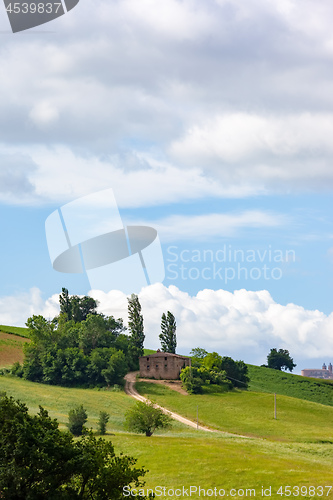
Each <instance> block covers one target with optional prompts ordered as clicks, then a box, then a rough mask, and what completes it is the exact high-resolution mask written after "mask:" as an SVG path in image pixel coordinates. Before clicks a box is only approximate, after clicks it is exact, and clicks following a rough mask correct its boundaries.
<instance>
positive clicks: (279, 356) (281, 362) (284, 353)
mask: <svg viewBox="0 0 333 500" xmlns="http://www.w3.org/2000/svg"><path fill="white" fill-rule="evenodd" d="M267 366H268V368H274V369H275V370H281V369H282V368H284V369H285V370H287V369H288V370H289V371H290V372H292V371H293V369H294V368H295V367H296V365H295V363H294V360H293V358H292V357H291V356H290V354H289V351H288V350H287V349H279V350H277V349H276V348H274V349H271V350H270V353H269V354H268V356H267Z"/></svg>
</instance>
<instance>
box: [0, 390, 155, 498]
mask: <svg viewBox="0 0 333 500" xmlns="http://www.w3.org/2000/svg"><path fill="white" fill-rule="evenodd" d="M135 463H136V460H135V459H134V458H132V457H129V456H124V455H122V456H116V455H115V452H114V448H113V445H112V444H111V443H107V442H105V441H104V440H103V439H101V438H100V439H96V438H95V437H94V436H93V435H92V433H87V434H86V435H85V436H84V437H83V438H81V439H80V440H78V441H76V442H75V441H74V440H73V437H72V436H71V435H70V434H69V433H66V432H61V431H60V430H59V429H58V422H57V421H56V420H52V419H50V417H49V416H48V413H47V411H46V410H44V409H43V408H42V407H40V409H39V413H38V414H37V415H35V416H31V415H29V413H28V409H27V407H26V406H25V405H24V404H23V403H21V402H20V401H15V400H14V399H13V398H8V397H6V396H3V397H2V398H0V491H1V498H2V499H4V500H13V499H17V500H20V499H22V500H44V499H45V498H47V499H48V500H62V499H63V500H75V499H79V498H81V499H83V500H85V499H93V500H109V499H110V498H112V499H115V500H117V499H121V498H123V487H124V486H127V485H131V484H134V486H137V487H140V486H142V485H143V483H142V480H141V477H142V476H143V475H144V474H145V473H146V471H145V470H144V469H138V468H135V467H133V466H134V465H135Z"/></svg>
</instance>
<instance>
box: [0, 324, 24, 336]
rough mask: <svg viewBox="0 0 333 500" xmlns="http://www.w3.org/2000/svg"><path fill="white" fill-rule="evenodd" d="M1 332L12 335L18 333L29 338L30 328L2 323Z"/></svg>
mask: <svg viewBox="0 0 333 500" xmlns="http://www.w3.org/2000/svg"><path fill="white" fill-rule="evenodd" d="M0 332H4V333H11V334H12V335H18V336H19V337H26V338H29V329H28V328H23V327H20V326H6V325H0Z"/></svg>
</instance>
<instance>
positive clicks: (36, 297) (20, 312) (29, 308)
mask: <svg viewBox="0 0 333 500" xmlns="http://www.w3.org/2000/svg"><path fill="white" fill-rule="evenodd" d="M58 301H59V294H55V295H52V296H51V297H49V298H48V299H47V300H44V299H43V298H42V293H41V291H40V290H39V289H38V288H36V287H34V288H31V289H30V290H29V292H21V293H16V294H15V295H11V296H5V297H0V311H1V312H0V324H1V325H13V326H25V322H26V321H27V319H28V318H29V317H30V316H32V315H33V314H41V315H42V316H44V317H45V318H47V319H51V318H53V317H54V316H56V315H57V314H59V303H58Z"/></svg>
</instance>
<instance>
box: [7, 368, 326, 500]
mask: <svg viewBox="0 0 333 500" xmlns="http://www.w3.org/2000/svg"><path fill="white" fill-rule="evenodd" d="M138 385H139V386H140V390H141V391H142V392H145V393H147V392H149V393H150V395H153V396H154V397H155V399H159V400H162V399H164V401H165V403H168V406H169V407H171V406H172V404H173V405H174V406H177V409H178V411H179V412H180V413H182V414H188V415H190V416H191V417H192V418H193V419H195V415H196V405H197V404H198V405H199V417H200V421H202V422H203V423H206V424H207V423H210V424H211V425H212V424H213V423H215V425H216V427H219V426H220V427H224V424H225V423H226V422H227V421H228V420H232V419H234V420H235V419H236V422H234V423H231V422H229V423H228V427H229V429H227V430H235V429H233V428H232V427H233V426H235V427H237V428H238V430H240V431H241V433H242V434H244V433H246V432H247V431H248V429H249V427H251V428H252V431H253V433H254V431H256V433H257V435H258V436H266V437H268V438H269V439H262V438H261V437H252V438H249V439H244V438H240V437H230V436H226V435H225V434H223V433H212V434H211V433H205V432H203V431H196V430H195V429H193V430H192V429H189V428H187V427H186V426H184V425H182V424H180V423H175V424H174V425H173V428H172V429H171V430H170V431H161V432H159V433H156V434H154V435H153V436H152V437H150V438H147V437H146V436H138V435H134V434H130V433H127V432H125V429H124V426H123V424H124V414H125V412H126V410H127V409H128V408H130V407H131V406H132V405H133V404H135V403H134V400H132V399H131V398H130V397H129V396H127V395H126V394H125V393H124V392H122V391H119V392H115V391H106V390H88V389H68V388H63V387H56V386H48V385H42V384H36V383H32V382H27V381H24V380H22V379H18V378H15V377H9V376H0V391H6V392H7V394H8V395H12V396H13V397H15V398H17V399H20V400H21V401H24V402H25V403H26V404H27V405H28V407H29V409H30V411H31V412H33V413H35V412H37V411H38V405H42V406H43V407H45V408H46V409H47V410H48V411H49V413H50V415H51V416H52V417H54V418H57V419H58V421H59V422H60V424H61V427H62V428H65V425H66V423H67V421H68V419H67V417H68V411H69V409H70V408H72V407H74V406H76V405H78V404H81V403H82V404H83V405H84V407H85V408H86V409H87V411H88V415H89V420H88V423H87V425H88V427H92V428H93V429H96V428H97V420H98V415H99V412H100V411H101V410H103V411H107V412H108V413H109V414H110V421H109V424H108V435H107V436H106V439H110V440H111V441H112V442H113V444H114V445H115V449H116V451H117V452H123V453H125V454H130V455H133V456H135V457H137V458H138V465H140V466H145V467H146V468H147V469H149V473H148V474H147V476H146V487H149V488H155V487H157V486H165V487H167V489H171V488H180V487H183V486H184V488H185V489H186V488H189V487H190V486H197V487H199V486H201V487H202V488H204V489H206V490H208V489H209V488H215V487H216V488H218V489H221V488H223V489H225V491H226V495H225V496H227V495H229V490H230V489H231V488H235V489H237V490H244V491H243V492H242V491H240V493H239V494H235V492H232V493H231V494H230V495H229V496H231V495H234V496H233V498H243V497H244V496H245V490H252V492H250V491H248V493H247V496H254V495H253V491H254V490H255V491H256V496H257V497H258V496H259V497H260V496H262V495H261V488H262V487H264V489H266V490H267V489H268V488H269V487H272V490H271V494H270V495H269V496H270V498H274V499H278V498H282V497H281V495H278V494H277V491H278V488H279V487H280V486H283V487H285V486H287V485H289V486H293V487H294V486H303V487H309V486H315V487H316V488H318V487H319V486H325V485H333V471H332V470H331V469H330V467H329V464H330V463H331V461H332V459H333V445H332V442H333V424H332V423H331V421H333V419H332V416H333V413H332V412H333V408H330V407H328V406H322V405H318V404H314V403H311V402H307V401H303V402H302V401H300V400H294V399H291V398H285V397H284V399H285V400H286V403H288V408H285V410H284V412H285V413H283V412H282V407H281V414H280V413H278V417H279V419H278V420H277V421H274V419H273V418H272V416H273V413H272V412H273V407H272V404H271V410H272V411H271V412H270V415H269V416H268V418H267V419H266V418H264V412H263V408H264V407H265V405H264V406H262V403H263V402H265V401H266V400H265V398H267V397H271V396H270V395H267V394H261V396H262V397H263V399H262V400H261V403H260V404H259V405H258V402H259V401H260V400H259V399H258V397H259V396H258V395H256V394H255V393H250V392H248V393H246V392H241V391H239V392H235V393H229V394H216V395H214V394H210V395H203V396H182V395H180V394H178V393H176V392H174V391H171V390H168V389H165V388H163V387H161V386H159V385H153V384H143V383H140V384H138ZM147 386H148V387H147ZM226 396H228V398H226ZM248 396H249V397H251V396H252V397H253V398H257V399H256V400H255V399H253V400H252V403H253V405H252V407H251V409H250V410H249V413H251V412H252V413H253V415H252V417H251V418H250V416H249V414H247V417H246V418H245V417H244V420H243V417H241V415H242V414H243V413H244V406H243V404H244V402H248V403H249V401H250V399H242V398H244V397H245V398H247V397H248ZM232 398H234V399H232ZM228 401H229V402H228ZM278 401H279V400H278ZM221 402H222V404H221ZM227 402H228V404H227ZM271 403H272V401H271ZM301 403H303V405H304V406H303V407H302V406H300V405H301ZM205 407H206V408H205ZM256 408H257V409H256ZM278 408H279V406H278ZM291 408H293V412H294V414H293V418H292V419H291V417H290V409H291ZM278 411H279V410H278ZM302 412H303V414H304V415H303V416H302V415H301V413H302ZM308 412H310V414H311V415H312V422H307V421H306V418H307V416H308V414H309V413H308ZM322 412H324V413H322ZM233 413H234V414H233ZM247 420H249V422H248V423H247V422H246V421H247ZM255 420H257V421H256V422H255ZM296 420H297V421H296ZM213 421H214V422H213ZM314 422H316V423H317V424H318V428H317V430H316V429H315V427H316V426H315V424H314ZM279 425H282V427H280V428H285V429H288V431H289V435H287V436H284V437H283V439H281V440H280V438H281V436H278V435H277V428H278V427H277V426H279ZM246 426H249V427H246ZM274 426H275V427H274ZM293 427H294V428H295V429H294V430H293ZM192 491H194V490H192ZM296 491H297V490H296V489H295V492H296ZM304 491H305V490H303V492H304ZM311 491H312V490H311ZM315 491H317V492H318V493H321V490H320V489H317V490H315ZM323 491H324V493H325V495H324V496H325V498H333V494H331V493H330V494H329V495H328V496H326V493H327V492H328V489H326V490H323ZM300 496H301V495H300ZM318 496H319V495H318ZM185 497H186V495H185ZM163 498H164V499H165V500H171V499H172V498H175V496H173V495H172V492H170V494H169V495H168V494H166V495H165V496H163ZM191 498H192V499H199V498H202V495H201V496H200V497H199V495H198V494H195V493H193V494H192V496H191ZM302 498H313V495H312V494H311V495H310V494H309V495H302Z"/></svg>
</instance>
